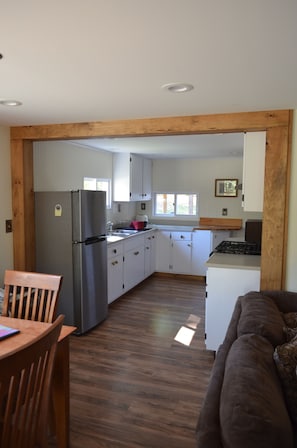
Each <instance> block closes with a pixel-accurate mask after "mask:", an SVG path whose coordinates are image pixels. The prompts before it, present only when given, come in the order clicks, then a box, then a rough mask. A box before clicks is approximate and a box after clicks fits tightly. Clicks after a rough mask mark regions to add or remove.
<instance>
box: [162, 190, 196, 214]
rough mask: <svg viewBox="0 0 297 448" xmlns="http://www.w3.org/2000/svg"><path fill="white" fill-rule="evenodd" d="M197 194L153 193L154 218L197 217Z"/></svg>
mask: <svg viewBox="0 0 297 448" xmlns="http://www.w3.org/2000/svg"><path fill="white" fill-rule="evenodd" d="M197 198H198V195H197V194H193V193H189V194H186V193H155V196H154V199H155V216H168V217H169V216H172V217H174V216H197V215H198V210H197V207H198V204H197Z"/></svg>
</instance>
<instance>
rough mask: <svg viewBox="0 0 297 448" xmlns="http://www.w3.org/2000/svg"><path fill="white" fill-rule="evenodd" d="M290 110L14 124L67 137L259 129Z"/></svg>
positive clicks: (48, 136)
mask: <svg viewBox="0 0 297 448" xmlns="http://www.w3.org/2000/svg"><path fill="white" fill-rule="evenodd" d="M289 119H290V111H289V110H276V111H266V112H265V111H264V112H242V113H234V114H215V115H193V116H185V117H183V116H181V117H163V118H162V117H161V118H160V117H159V118H144V119H137V120H118V121H97V122H89V123H69V124H67V123H65V124H47V125H37V126H18V127H12V128H11V139H12V140H14V139H16V140H18V139H22V140H39V141H40V140H59V139H63V140H67V139H80V138H92V137H93V138H96V137H115V136H116V137H141V136H160V135H179V134H199V133H200V134H208V133H212V134H215V133H229V132H231V133H232V132H245V131H259V130H265V129H268V128H273V127H277V126H287V125H288V123H289Z"/></svg>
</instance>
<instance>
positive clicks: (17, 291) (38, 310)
mask: <svg viewBox="0 0 297 448" xmlns="http://www.w3.org/2000/svg"><path fill="white" fill-rule="evenodd" d="M62 279H63V277H62V276H60V275H52V274H42V273H38V272H24V271H12V270H6V271H5V274H4V298H3V308H2V315H3V316H9V317H16V318H19V319H28V320H37V321H39V322H49V323H51V322H53V321H54V319H55V317H56V309H57V300H58V296H59V292H60V289H61V285H62Z"/></svg>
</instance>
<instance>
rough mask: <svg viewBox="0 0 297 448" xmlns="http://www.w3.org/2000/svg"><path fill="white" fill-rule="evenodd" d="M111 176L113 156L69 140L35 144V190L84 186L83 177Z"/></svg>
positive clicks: (71, 188)
mask: <svg viewBox="0 0 297 448" xmlns="http://www.w3.org/2000/svg"><path fill="white" fill-rule="evenodd" d="M111 176H112V155H111V153H108V152H106V151H94V150H89V149H86V148H85V147H82V146H79V145H74V144H71V143H70V142H67V141H57V142H35V143H34V190H35V191H63V190H77V189H81V188H83V178H84V177H104V178H111Z"/></svg>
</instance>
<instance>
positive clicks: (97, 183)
mask: <svg viewBox="0 0 297 448" xmlns="http://www.w3.org/2000/svg"><path fill="white" fill-rule="evenodd" d="M84 190H100V191H106V208H111V181H110V179H96V177H84Z"/></svg>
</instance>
